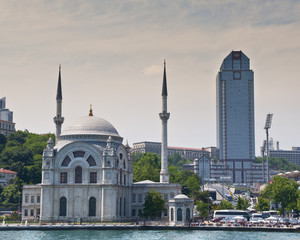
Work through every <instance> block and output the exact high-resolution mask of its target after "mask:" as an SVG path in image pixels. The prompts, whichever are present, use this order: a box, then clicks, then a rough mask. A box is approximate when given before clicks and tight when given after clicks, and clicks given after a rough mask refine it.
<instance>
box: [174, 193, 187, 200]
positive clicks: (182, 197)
mask: <svg viewBox="0 0 300 240" xmlns="http://www.w3.org/2000/svg"><path fill="white" fill-rule="evenodd" d="M174 198H175V199H188V196H187V195H184V194H178V195H176V196H175V197H174Z"/></svg>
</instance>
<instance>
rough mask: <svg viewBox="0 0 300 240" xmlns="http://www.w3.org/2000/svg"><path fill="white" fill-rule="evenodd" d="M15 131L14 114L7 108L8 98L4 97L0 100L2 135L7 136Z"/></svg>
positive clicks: (0, 127)
mask: <svg viewBox="0 0 300 240" xmlns="http://www.w3.org/2000/svg"><path fill="white" fill-rule="evenodd" d="M15 131H16V130H15V123H14V122H13V112H11V111H9V109H7V108H6V97H3V98H1V99H0V134H3V135H5V136H7V135H8V134H10V133H11V132H15Z"/></svg>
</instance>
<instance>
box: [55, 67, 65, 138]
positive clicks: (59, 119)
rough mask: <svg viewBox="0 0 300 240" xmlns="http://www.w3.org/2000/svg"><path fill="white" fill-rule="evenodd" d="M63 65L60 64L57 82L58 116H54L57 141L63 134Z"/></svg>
mask: <svg viewBox="0 0 300 240" xmlns="http://www.w3.org/2000/svg"><path fill="white" fill-rule="evenodd" d="M60 72H61V66H60V65H59V74H58V84H57V94H56V116H55V117H54V118H53V120H54V123H55V125H56V141H57V140H58V139H59V137H60V134H61V125H62V124H63V122H64V118H63V117H62V116H61V114H62V91H61V76H60V75H61V74H60Z"/></svg>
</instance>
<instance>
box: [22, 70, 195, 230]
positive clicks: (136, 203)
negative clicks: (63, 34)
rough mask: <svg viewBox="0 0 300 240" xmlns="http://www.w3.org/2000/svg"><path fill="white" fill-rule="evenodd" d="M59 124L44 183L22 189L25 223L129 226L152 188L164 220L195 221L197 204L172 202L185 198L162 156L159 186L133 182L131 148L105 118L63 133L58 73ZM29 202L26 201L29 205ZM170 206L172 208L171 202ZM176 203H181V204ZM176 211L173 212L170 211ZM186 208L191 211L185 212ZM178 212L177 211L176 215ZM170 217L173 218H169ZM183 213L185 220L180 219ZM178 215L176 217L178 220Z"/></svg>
mask: <svg viewBox="0 0 300 240" xmlns="http://www.w3.org/2000/svg"><path fill="white" fill-rule="evenodd" d="M165 71H166V66H165V65H164V79H163V91H162V100H163V109H162V113H161V114H160V118H161V120H162V125H163V127H162V142H163V144H162V145H163V149H162V152H163V151H167V150H166V149H167V120H168V118H169V113H167V109H166V107H167V100H166V99H167V90H166V87H167V85H166V73H165ZM56 102H57V108H56V116H55V117H54V123H55V125H56V144H55V145H54V141H53V140H52V139H49V141H48V142H47V147H46V149H45V150H44V152H43V160H42V182H41V183H40V184H37V185H26V186H24V188H23V204H22V206H23V207H22V216H23V217H22V218H23V219H24V220H33V219H39V220H40V221H45V222H49V221H61V222H72V221H77V220H78V219H84V220H91V221H123V220H124V221H125V220H129V219H134V218H137V217H138V216H139V215H140V214H141V213H142V211H143V204H144V201H145V197H146V195H147V194H148V192H149V190H150V189H153V190H156V191H158V192H160V193H161V194H162V196H163V197H164V198H165V200H166V207H167V210H166V211H165V212H164V213H162V217H163V218H165V219H166V220H171V219H173V224H174V222H175V220H176V221H177V220H178V219H175V217H174V216H175V215H176V214H177V213H178V214H179V215H180V217H181V218H179V220H180V219H182V220H181V221H179V224H180V223H181V224H183V225H184V224H185V223H186V222H187V221H188V220H190V219H191V218H192V216H193V214H192V212H193V204H191V201H190V199H188V200H186V202H187V203H188V204H185V205H182V203H180V204H179V205H178V206H176V205H174V202H176V201H173V199H176V196H179V197H177V198H180V199H183V201H185V197H184V198H182V194H181V195H179V194H180V193H181V186H180V185H179V184H175V183H169V174H168V168H167V166H168V162H167V158H166V157H163V160H162V168H161V173H160V175H161V180H160V182H152V181H149V180H146V181H142V182H136V183H134V182H133V162H132V158H131V155H130V147H129V145H128V144H126V145H124V144H123V138H122V137H121V136H120V135H119V133H118V131H117V130H116V129H115V127H114V126H113V125H112V124H111V123H109V122H108V121H106V120H105V119H103V118H99V117H96V116H94V114H93V111H92V109H90V112H89V114H88V116H86V117H82V118H79V119H77V120H75V121H74V122H73V123H72V124H70V125H69V126H67V127H65V128H64V130H63V131H62V124H63V122H64V118H63V117H62V87H61V69H59V78H58V87H57V96H56ZM26 201H27V202H26ZM170 201H171V202H172V204H171V205H170V204H169V202H170ZM177 202H178V200H177ZM169 206H172V208H173V210H172V211H171V210H170V209H169ZM187 209H188V210H187ZM177 211H178V212H177ZM171 213H172V216H171V215H170V214H171ZM182 213H186V215H184V216H182ZM176 216H177V215H176ZM176 224H178V222H176Z"/></svg>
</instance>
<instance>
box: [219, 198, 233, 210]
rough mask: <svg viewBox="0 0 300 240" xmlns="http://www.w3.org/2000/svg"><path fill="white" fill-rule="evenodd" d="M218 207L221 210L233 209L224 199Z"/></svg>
mask: <svg viewBox="0 0 300 240" xmlns="http://www.w3.org/2000/svg"><path fill="white" fill-rule="evenodd" d="M220 206H221V209H233V207H232V203H231V202H229V201H227V200H225V199H224V200H223V201H222V202H221V204H220Z"/></svg>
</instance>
